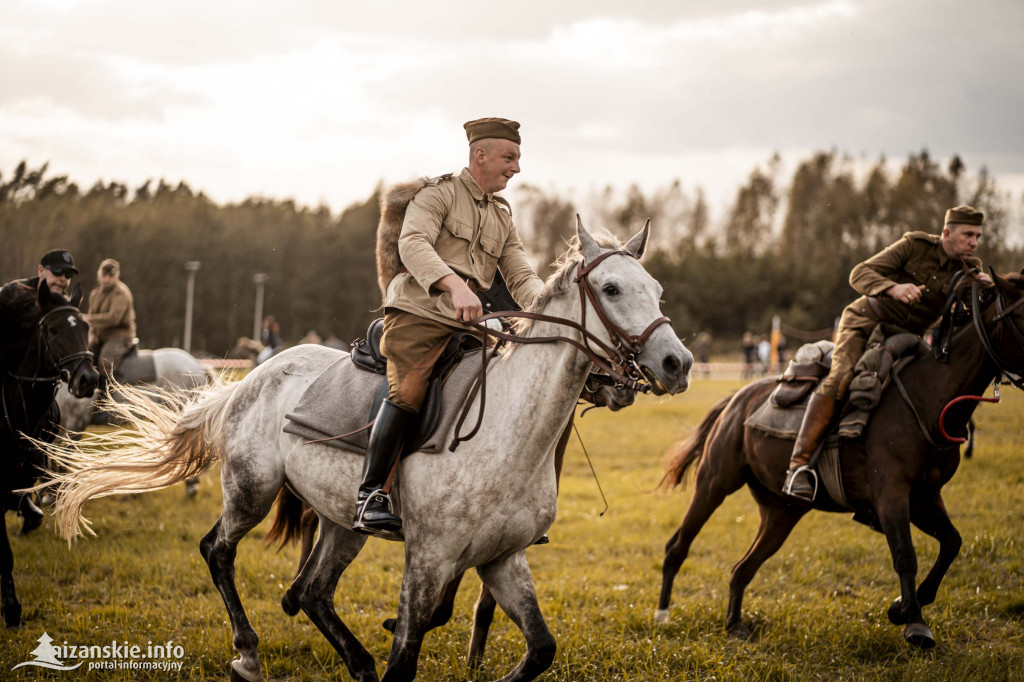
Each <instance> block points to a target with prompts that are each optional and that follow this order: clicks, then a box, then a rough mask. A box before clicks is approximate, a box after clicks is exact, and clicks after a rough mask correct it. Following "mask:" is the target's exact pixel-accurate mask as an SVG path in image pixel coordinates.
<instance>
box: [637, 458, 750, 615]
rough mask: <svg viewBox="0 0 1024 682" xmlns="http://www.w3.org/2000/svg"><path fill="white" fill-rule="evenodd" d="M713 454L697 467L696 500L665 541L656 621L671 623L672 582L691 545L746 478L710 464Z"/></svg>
mask: <svg viewBox="0 0 1024 682" xmlns="http://www.w3.org/2000/svg"><path fill="white" fill-rule="evenodd" d="M709 458H710V454H709V453H705V454H704V460H703V461H702V462H701V465H700V468H699V469H698V470H697V481H696V483H695V484H694V492H693V499H692V500H690V506H689V508H688V509H687V510H686V516H685V517H684V518H683V522H682V524H681V525H680V526H679V528H678V530H676V532H675V533H673V534H672V537H671V538H669V541H668V542H667V543H666V544H665V563H664V564H663V565H662V568H661V596H659V597H658V610H657V611H655V612H654V621H655V622H656V623H668V605H669V602H670V601H671V600H672V584H673V582H675V579H676V574H677V573H679V568H680V567H681V566H682V565H683V562H684V561H685V560H686V557H687V555H688V554H689V553H690V545H691V544H693V540H694V538H696V537H697V534H698V533H700V529H701V528H703V527H704V524H705V523H707V521H708V519H709V518H711V515H712V514H713V513H714V511H715V510H716V509H718V508H719V507H720V506H721V505H722V502H723V501H724V500H725V498H726V497H728V496H729V495H731V494H732V493H734V492H736V491H737V490H739V489H740V487H741V486H742V485H743V479H742V477H741V476H740V475H739V471H738V470H737V471H728V472H724V474H723V472H716V471H713V470H712V466H710V465H709V464H707V462H708V461H709Z"/></svg>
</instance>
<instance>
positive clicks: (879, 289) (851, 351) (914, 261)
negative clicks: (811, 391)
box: [818, 232, 981, 399]
mask: <svg viewBox="0 0 1024 682" xmlns="http://www.w3.org/2000/svg"><path fill="white" fill-rule="evenodd" d="M969 267H981V260H979V259H978V258H973V257H971V258H967V259H965V260H954V259H951V258H950V257H949V256H948V255H947V254H946V251H945V249H943V248H942V240H941V237H940V236H939V235H937V234H929V233H927V232H907V233H906V234H905V235H903V238H902V239H900V240H899V241H898V242H896V243H894V244H892V245H890V246H888V247H886V248H885V249H884V250H882V251H881V252H880V253H878V254H876V255H874V256H872V257H871V258H869V259H867V260H866V261H864V262H863V263H860V264H859V265H857V266H856V267H854V269H853V271H852V272H851V273H850V286H852V287H853V288H854V289H855V290H856V291H857V292H858V293H860V294H863V295H862V296H861V297H860V298H858V299H857V300H856V301H854V302H853V303H851V304H850V305H848V306H846V308H845V309H844V310H843V315H842V317H840V318H839V331H838V332H837V334H836V347H835V350H834V351H833V353H832V369H831V370H830V371H829V374H828V377H826V378H825V380H824V381H823V382H821V385H820V386H818V393H821V394H824V395H829V396H832V397H834V398H837V399H841V398H842V397H843V396H844V395H845V394H846V389H847V388H848V387H849V385H850V381H852V380H853V369H854V367H855V366H856V364H857V361H858V360H860V356H861V355H863V354H864V346H865V345H867V340H868V337H869V336H870V335H871V332H872V331H873V330H874V328H875V326H877V325H878V323H879V322H888V323H889V324H894V325H897V326H899V327H902V328H903V329H906V330H907V331H909V332H913V333H914V334H924V332H925V331H927V330H928V328H929V327H931V326H932V325H933V324H935V323H936V322H937V321H938V320H939V318H941V317H942V307H943V305H944V304H945V302H946V298H947V297H948V296H949V285H950V282H951V280H952V279H953V275H954V274H956V273H957V272H959V271H961V270H965V269H967V268H969ZM896 284H917V285H924V289H923V290H922V291H921V300H920V301H918V302H917V303H915V304H913V305H910V304H907V303H902V302H900V301H897V300H896V299H894V298H890V297H889V296H887V295H885V294H884V292H885V291H887V290H888V289H889V288H890V287H892V286H894V285H896ZM868 297H872V298H874V300H875V303H876V305H877V308H878V310H879V312H880V313H881V315H879V314H878V313H876V311H875V307H874V306H872V305H871V302H870V301H869V300H868Z"/></svg>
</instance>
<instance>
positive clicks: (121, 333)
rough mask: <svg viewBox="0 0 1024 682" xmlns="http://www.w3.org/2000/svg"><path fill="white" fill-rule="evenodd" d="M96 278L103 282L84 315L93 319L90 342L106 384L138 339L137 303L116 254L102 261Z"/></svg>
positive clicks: (89, 320)
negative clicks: (122, 276)
mask: <svg viewBox="0 0 1024 682" xmlns="http://www.w3.org/2000/svg"><path fill="white" fill-rule="evenodd" d="M96 279H97V280H98V281H99V286H97V287H96V288H95V289H93V290H92V292H90V293H89V312H88V313H87V314H85V315H83V317H84V318H85V319H86V321H87V322H88V323H89V327H90V328H89V342H90V344H91V345H92V346H93V348H94V349H95V350H94V351H93V354H94V355H95V357H96V367H97V368H98V369H99V370H100V374H101V376H102V377H103V381H104V385H106V384H109V382H110V380H111V379H112V378H113V377H114V372H115V371H116V370H117V368H118V366H120V364H121V359H122V358H123V357H124V356H125V353H127V352H128V351H129V350H130V349H131V347H132V344H134V343H135V303H134V299H133V297H132V292H131V290H130V289H129V288H128V286H127V285H126V284H125V283H124V282H122V281H121V264H120V263H118V262H117V261H116V260H114V259H113V258H107V259H106V260H104V261H103V262H102V263H100V267H99V269H98V270H97V271H96Z"/></svg>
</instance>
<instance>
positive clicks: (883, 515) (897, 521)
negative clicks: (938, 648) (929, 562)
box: [875, 490, 935, 649]
mask: <svg viewBox="0 0 1024 682" xmlns="http://www.w3.org/2000/svg"><path fill="white" fill-rule="evenodd" d="M909 497H910V496H909V491H907V490H897V491H892V490H884V491H882V492H881V493H880V495H879V499H880V502H879V503H878V504H877V505H876V507H875V508H876V510H877V511H878V520H879V522H880V523H881V524H882V530H883V532H884V533H885V539H886V540H887V541H888V543H889V552H890V553H891V554H892V560H893V568H894V569H895V570H896V574H897V575H898V576H899V579H900V598H899V599H898V600H896V601H894V602H893V604H892V606H890V607H889V610H888V616H889V620H890V621H891V622H892V623H893V625H906V627H905V628H904V629H903V637H904V639H906V640H907V641H908V642H910V643H911V644H913V645H914V646H917V647H920V648H922V649H930V648H932V647H933V646H935V637H934V636H933V635H932V631H931V629H930V628H929V627H928V624H927V623H926V622H925V620H924V617H923V616H922V615H921V604H920V603H919V602H918V601H917V553H916V552H915V550H914V541H913V537H912V536H911V534H910V504H909V502H908V500H909Z"/></svg>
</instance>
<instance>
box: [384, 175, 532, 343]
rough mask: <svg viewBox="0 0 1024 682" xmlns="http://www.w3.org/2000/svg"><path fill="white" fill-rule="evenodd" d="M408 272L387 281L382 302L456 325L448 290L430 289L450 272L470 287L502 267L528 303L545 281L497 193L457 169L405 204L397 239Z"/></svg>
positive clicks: (519, 298)
mask: <svg viewBox="0 0 1024 682" xmlns="http://www.w3.org/2000/svg"><path fill="white" fill-rule="evenodd" d="M398 253H399V255H400V256H401V259H402V264H403V265H404V266H405V268H406V269H407V270H408V272H401V273H399V274H398V276H397V277H395V278H394V279H393V280H392V281H391V284H390V285H389V286H388V295H387V298H386V300H385V301H384V307H385V308H397V309H398V310H404V311H406V312H409V313H412V314H414V315H419V316H420V317H425V318H427V319H430V320H434V321H436V322H441V323H443V324H456V325H457V324H458V322H457V321H456V319H455V306H453V305H452V297H451V295H450V294H448V293H446V292H442V291H440V290H439V289H437V288H435V287H434V285H435V284H437V282H438V280H440V279H441V278H443V277H445V276H447V275H450V274H453V273H454V274H456V275H458V276H459V277H462V278H463V279H465V280H468V281H469V282H470V288H472V289H475V290H483V289H489V288H490V286H491V284H492V282H493V281H494V273H495V270H501V274H502V276H503V277H504V278H505V281H506V282H507V283H508V288H509V291H510V292H511V293H512V298H514V299H515V301H516V303H518V304H519V305H520V306H522V307H523V308H526V307H528V306H529V305H530V304H531V303H532V302H533V299H534V298H535V297H536V296H537V294H539V293H540V292H541V290H542V289H543V288H544V282H543V281H541V279H540V278H539V277H537V275H536V273H534V271H533V266H531V265H530V261H529V259H528V258H527V256H526V249H524V248H523V242H522V240H520V238H519V232H518V231H517V230H516V227H515V225H514V224H513V223H512V211H511V209H510V208H509V206H508V202H506V201H505V200H504V199H503V198H501V197H499V196H497V195H494V194H484V192H483V190H482V189H480V186H479V185H478V184H477V183H476V180H474V179H473V176H472V175H470V173H469V170H468V169H465V168H464V169H463V170H462V172H461V173H460V174H459V175H458V176H442V177H441V178H437V179H435V180H432V181H431V182H430V183H429V184H428V185H427V186H426V187H424V188H423V189H421V190H420V191H419V192H418V193H417V194H416V196H415V197H414V198H413V200H412V201H411V202H410V203H409V207H408V209H406V213H405V222H404V223H403V224H402V234H401V236H400V237H399V239H398Z"/></svg>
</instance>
